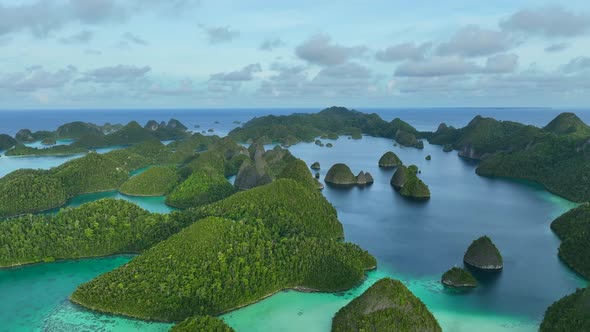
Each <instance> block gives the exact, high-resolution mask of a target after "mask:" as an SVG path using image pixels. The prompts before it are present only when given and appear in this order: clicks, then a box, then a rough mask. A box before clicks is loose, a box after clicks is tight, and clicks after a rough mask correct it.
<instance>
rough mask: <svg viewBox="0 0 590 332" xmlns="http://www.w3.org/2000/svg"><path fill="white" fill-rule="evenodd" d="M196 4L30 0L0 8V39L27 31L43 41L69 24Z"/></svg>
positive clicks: (121, 18)
mask: <svg viewBox="0 0 590 332" xmlns="http://www.w3.org/2000/svg"><path fill="white" fill-rule="evenodd" d="M196 2H197V1H195V0H173V1H164V0H147V1H146V0H63V1H58V0H33V1H26V2H18V3H17V4H12V5H5V4H0V35H5V34H9V33H14V32H22V31H27V32H30V33H32V34H33V35H35V36H37V37H45V36H47V35H48V34H50V33H51V32H53V31H55V30H58V29H60V28H62V27H64V26H66V25H68V24H73V23H78V24H99V23H103V22H123V21H125V20H127V19H128V18H129V17H131V16H133V15H136V14H139V13H141V12H143V11H145V10H154V11H156V12H160V11H162V10H166V9H169V8H173V9H175V10H176V11H178V9H180V7H188V6H194V5H195V3H196Z"/></svg>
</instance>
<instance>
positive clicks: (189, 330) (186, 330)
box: [170, 316, 235, 332]
mask: <svg viewBox="0 0 590 332" xmlns="http://www.w3.org/2000/svg"><path fill="white" fill-rule="evenodd" d="M199 331H208V332H235V330H234V329H232V328H231V327H229V326H227V324H225V322H224V321H222V320H221V319H219V318H216V317H211V316H196V317H191V318H187V319H185V320H183V321H182V322H180V323H178V324H176V325H174V326H173V327H172V328H171V329H170V332H199Z"/></svg>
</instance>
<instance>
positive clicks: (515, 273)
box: [0, 120, 587, 332]
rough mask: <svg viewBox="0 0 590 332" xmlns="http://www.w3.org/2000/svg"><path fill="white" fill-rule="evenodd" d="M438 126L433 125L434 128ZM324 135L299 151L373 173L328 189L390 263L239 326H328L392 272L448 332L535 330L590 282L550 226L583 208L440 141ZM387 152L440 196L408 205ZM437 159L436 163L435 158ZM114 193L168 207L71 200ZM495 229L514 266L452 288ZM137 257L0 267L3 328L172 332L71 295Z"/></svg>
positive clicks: (9, 163) (257, 311)
mask: <svg viewBox="0 0 590 332" xmlns="http://www.w3.org/2000/svg"><path fill="white" fill-rule="evenodd" d="M228 121H229V120H227V121H224V122H228ZM410 123H412V122H411V121H410ZM435 123H436V122H435V121H434V120H433V121H432V123H431V124H423V126H424V128H425V129H433V128H432V126H434V124H435ZM426 127H428V128H426ZM324 141H325V142H324V143H327V142H331V143H333V145H334V147H333V148H327V147H323V148H322V147H319V146H316V145H315V144H313V143H301V144H298V145H295V146H292V147H291V148H290V150H291V151H292V153H293V154H294V155H295V156H297V157H299V158H301V159H303V160H304V161H305V162H306V163H308V164H311V163H312V162H315V161H319V162H320V163H321V165H322V169H321V170H320V171H319V172H320V175H321V179H322V180H323V178H324V176H325V174H326V172H327V171H328V169H329V167H330V166H331V165H332V164H334V163H338V162H344V163H347V164H348V165H349V166H350V167H351V169H352V170H353V172H355V173H358V172H359V171H361V170H363V171H365V172H366V171H369V172H371V173H372V175H373V177H374V178H375V184H373V185H372V186H369V187H365V188H359V187H357V188H352V189H348V190H343V189H336V188H331V187H329V186H326V188H325V189H324V191H323V193H324V195H325V196H326V198H327V199H328V200H329V201H330V202H331V203H332V204H333V205H334V206H335V207H336V209H337V211H338V215H339V219H340V221H341V222H342V223H343V225H344V231H345V235H346V240H347V241H351V242H355V243H357V244H359V245H360V246H361V247H363V248H364V249H366V250H368V251H369V252H371V253H372V254H373V255H374V256H375V257H376V258H377V259H378V264H379V268H378V270H377V271H374V272H371V273H369V276H368V279H367V281H366V282H365V283H363V284H362V285H361V286H360V287H359V288H357V289H354V290H350V291H348V292H345V293H343V294H307V293H298V292H294V291H287V292H281V293H279V294H277V295H275V296H272V297H270V298H268V299H265V300H263V301H261V302H259V303H257V304H254V305H251V306H249V307H246V308H243V309H240V310H237V311H235V312H230V313H228V314H226V315H224V316H223V319H224V320H226V322H228V324H230V325H231V326H233V327H234V328H235V329H236V330H237V331H246V332H254V331H269V330H277V331H279V330H280V331H301V330H305V331H307V332H313V331H324V332H325V331H328V330H329V326H330V321H331V317H332V316H333V314H334V313H335V312H336V311H337V310H338V309H339V308H341V307H342V306H344V305H345V304H346V303H348V301H350V300H351V299H352V298H353V297H354V296H357V295H359V294H360V293H362V291H363V290H364V289H366V288H368V287H369V285H370V284H371V283H372V282H375V281H376V280H378V279H379V278H381V277H383V276H392V277H394V278H398V279H400V280H402V281H403V282H405V283H406V284H407V285H408V286H409V288H410V289H411V290H412V291H413V292H414V294H416V295H417V296H418V297H420V298H421V299H422V300H423V301H424V302H425V303H426V304H427V306H428V307H429V308H430V310H432V312H433V314H434V315H435V317H436V318H437V319H438V320H439V322H440V323H441V326H442V327H443V329H444V330H446V331H459V332H462V331H473V330H475V329H477V330H478V331H482V332H487V331H515V332H521V331H523V332H524V331H536V330H537V328H538V324H539V322H540V320H541V318H542V315H543V312H544V310H545V309H546V307H547V306H548V305H549V304H551V303H552V302H553V301H555V300H557V299H559V298H561V297H562V296H564V295H565V294H568V293H571V292H573V291H574V290H575V289H576V288H577V287H584V286H586V285H587V281H585V280H583V279H582V278H580V277H579V276H578V275H576V274H575V273H573V272H572V271H571V270H570V269H569V268H567V267H566V266H565V265H564V264H563V263H562V262H561V261H560V260H559V259H558V257H557V247H558V246H559V240H558V239H557V237H556V236H555V235H554V234H553V233H552V232H551V230H550V228H549V224H550V222H551V221H552V220H553V219H554V218H555V217H557V216H558V215H560V214H561V213H563V212H565V211H567V210H568V209H570V208H572V207H574V206H575V204H574V203H571V202H569V201H567V200H565V199H562V198H559V197H557V196H555V195H552V194H550V193H548V192H547V191H545V190H544V189H543V188H541V187H540V186H538V185H535V184H530V183H523V182H518V181H509V180H499V179H487V178H483V177H480V176H478V175H476V174H475V167H476V163H475V162H473V161H468V160H464V159H461V158H459V157H458V156H457V155H456V152H451V153H444V152H442V150H441V147H439V146H431V145H429V144H425V149H424V150H417V149H414V148H403V147H395V146H394V145H393V141H392V140H388V139H383V138H373V137H363V139H361V140H349V139H347V137H341V138H339V139H338V140H324ZM270 147H271V146H269V147H268V148H270ZM388 150H392V151H394V152H395V153H396V154H398V156H399V157H400V158H401V159H402V160H403V161H404V163H405V164H416V165H417V166H418V167H419V168H420V169H421V171H422V174H421V175H420V177H421V178H422V179H423V180H424V182H425V183H426V184H427V185H429V187H430V190H431V193H432V199H431V200H430V201H428V202H413V201H408V200H406V199H404V198H402V197H401V196H399V195H398V193H396V192H395V191H394V190H393V189H392V188H391V186H390V185H389V179H390V177H391V175H392V173H393V171H392V170H381V169H379V168H378V167H377V161H378V159H379V157H380V156H381V155H382V154H383V153H384V152H386V151H388ZM428 154H430V155H431V156H432V160H431V161H426V160H425V159H424V158H425V156H426V155H428ZM68 158H70V157H34V158H27V157H19V158H9V157H4V156H3V157H2V158H0V176H1V175H4V174H6V173H8V172H9V171H10V170H14V169H17V168H21V167H33V168H49V167H52V166H57V165H59V164H61V163H63V162H65V161H66V160H69V159H68ZM70 159H71V158H70ZM105 197H112V198H122V199H128V200H131V201H133V202H136V203H137V204H139V205H140V206H142V207H144V208H146V209H148V210H150V211H154V212H162V213H166V212H168V211H169V210H167V207H166V206H165V205H164V204H163V198H161V197H128V196H124V195H120V194H118V193H117V192H106V193H97V194H88V195H82V196H78V197H76V198H74V199H72V200H71V201H70V202H69V203H68V206H77V205H79V204H82V203H84V202H87V201H92V200H96V199H100V198H105ZM168 209H169V208H168ZM484 234H487V235H489V236H490V237H491V238H492V239H493V241H494V242H495V243H496V245H497V246H498V248H499V249H500V251H501V252H502V254H503V256H504V263H505V267H504V270H503V271H502V272H500V273H499V274H496V275H483V276H480V277H482V280H484V282H482V284H481V286H480V287H478V288H477V289H475V290H473V291H471V292H466V293H457V292H452V291H449V290H447V289H445V288H443V287H442V286H441V285H440V283H439V279H440V276H441V274H442V273H443V272H444V271H446V270H447V269H449V268H450V267H452V266H455V265H457V266H462V264H463V263H462V257H463V253H464V251H465V250H466V248H467V246H468V245H469V244H470V243H471V241H472V240H474V239H476V238H477V237H479V236H481V235H484ZM128 259H130V258H129V257H109V258H99V259H86V260H77V261H66V262H56V263H51V264H40V265H32V266H25V267H20V268H15V269H7V270H0V294H2V295H4V296H3V298H4V299H5V300H4V301H3V303H2V307H0V311H1V312H2V313H4V315H5V316H3V317H2V316H0V321H2V322H5V321H7V322H9V323H8V324H6V325H4V324H3V326H2V327H1V328H0V331H1V330H2V329H4V328H5V327H4V326H7V327H9V328H10V329H9V330H10V331H31V330H42V329H45V330H48V331H51V330H53V331H58V330H60V328H61V329H63V328H64V327H68V328H74V327H75V328H76V329H79V330H84V329H86V330H101V331H136V330H148V331H166V330H167V329H168V328H169V326H170V325H168V324H155V323H145V322H138V321H135V320H128V319H124V318H119V317H113V316H108V315H101V314H97V313H91V312H88V311H86V310H83V309H81V308H79V307H77V306H74V305H72V304H70V303H69V302H68V301H67V297H68V296H69V294H71V292H72V291H73V290H74V289H75V287H76V286H77V285H78V284H80V283H82V282H84V281H88V280H90V279H92V278H93V277H95V276H96V275H98V274H100V273H103V272H106V271H109V270H111V269H113V268H115V267H117V266H119V265H121V264H124V263H125V262H126V261H127V260H128ZM2 313H0V315H2ZM27 322H28V323H27Z"/></svg>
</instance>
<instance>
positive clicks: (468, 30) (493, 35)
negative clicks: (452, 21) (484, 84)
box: [436, 25, 512, 57]
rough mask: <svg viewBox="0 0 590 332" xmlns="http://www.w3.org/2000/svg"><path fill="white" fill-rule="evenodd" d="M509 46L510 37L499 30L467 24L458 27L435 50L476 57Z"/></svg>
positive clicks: (498, 51)
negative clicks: (447, 39) (446, 40)
mask: <svg viewBox="0 0 590 332" xmlns="http://www.w3.org/2000/svg"><path fill="white" fill-rule="evenodd" d="M511 46H512V43H511V41H510V39H509V38H508V36H507V35H506V34H505V33H503V32H501V31H494V30H487V29H483V28H481V27H479V26H477V25H468V26H465V27H463V28H461V29H459V30H458V31H457V32H456V33H455V34H454V35H453V37H452V38H451V39H450V40H449V41H448V42H446V43H442V44H440V45H439V46H438V48H437V50H436V51H437V54H438V55H461V56H466V57H477V56H485V55H492V54H496V53H501V52H504V51H506V50H508V49H509V48H510V47H511Z"/></svg>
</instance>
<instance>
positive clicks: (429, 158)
mask: <svg viewBox="0 0 590 332" xmlns="http://www.w3.org/2000/svg"><path fill="white" fill-rule="evenodd" d="M424 159H426V160H432V157H431V156H430V155H427V156H426V158H424Z"/></svg>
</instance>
